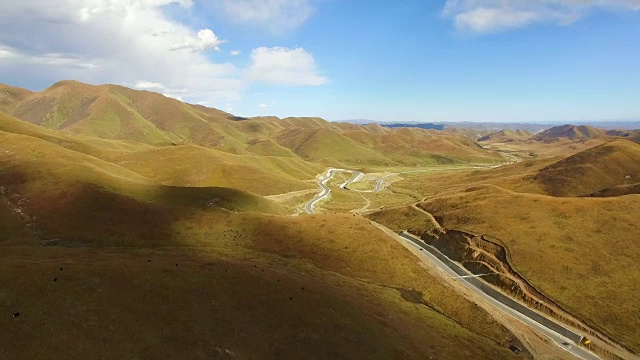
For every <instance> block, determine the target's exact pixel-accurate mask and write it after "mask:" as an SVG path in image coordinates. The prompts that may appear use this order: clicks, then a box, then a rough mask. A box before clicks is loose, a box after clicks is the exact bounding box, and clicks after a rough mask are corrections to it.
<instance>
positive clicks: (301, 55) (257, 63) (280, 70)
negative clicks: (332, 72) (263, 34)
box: [248, 47, 327, 86]
mask: <svg viewBox="0 0 640 360" xmlns="http://www.w3.org/2000/svg"><path fill="white" fill-rule="evenodd" d="M248 73H249V77H250V78H251V79H253V80H255V81H260V82H265V83H271V84H283V85H304V86H319V85H323V84H326V83H327V78H326V77H324V76H322V75H320V74H318V69H317V66H316V63H315V59H314V58H313V56H312V55H311V54H309V53H308V52H306V51H305V50H304V49H303V48H294V49H290V48H285V47H272V48H267V47H260V48H257V49H254V50H253V51H252V52H251V67H250V68H249V72H248Z"/></svg>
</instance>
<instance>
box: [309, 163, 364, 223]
mask: <svg viewBox="0 0 640 360" xmlns="http://www.w3.org/2000/svg"><path fill="white" fill-rule="evenodd" d="M336 172H352V173H354V175H353V176H352V177H351V179H349V180H348V181H346V182H345V183H344V184H342V185H340V188H341V189H345V188H346V187H347V186H349V184H351V183H352V182H354V181H356V179H357V178H359V177H360V176H362V175H364V174H363V173H361V172H360V171H355V170H347V169H329V170H327V175H326V176H324V177H321V178H320V179H319V181H318V186H319V187H320V193H319V194H318V196H316V197H315V198H313V199H311V201H309V202H308V203H307V204H306V205H305V206H304V210H305V211H306V212H307V214H315V213H316V212H315V211H314V210H313V206H314V205H315V204H316V203H317V202H318V201H320V200H322V199H324V198H326V197H327V196H329V194H331V189H329V186H327V183H328V182H329V180H331V178H332V177H333V174H334V173H336Z"/></svg>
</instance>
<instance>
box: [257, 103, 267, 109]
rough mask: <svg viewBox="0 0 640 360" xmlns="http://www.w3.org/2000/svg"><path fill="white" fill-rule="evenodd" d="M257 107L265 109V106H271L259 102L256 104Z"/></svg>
mask: <svg viewBox="0 0 640 360" xmlns="http://www.w3.org/2000/svg"><path fill="white" fill-rule="evenodd" d="M256 107H258V108H260V109H264V108H267V107H269V105H267V104H258V105H256Z"/></svg>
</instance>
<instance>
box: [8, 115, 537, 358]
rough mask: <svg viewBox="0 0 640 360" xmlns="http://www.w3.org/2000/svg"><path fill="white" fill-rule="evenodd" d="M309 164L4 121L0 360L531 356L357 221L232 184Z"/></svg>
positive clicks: (302, 175)
mask: <svg viewBox="0 0 640 360" xmlns="http://www.w3.org/2000/svg"><path fill="white" fill-rule="evenodd" d="M319 123H320V124H324V122H319ZM322 130H324V129H322ZM354 143H355V142H354ZM350 144H351V143H350ZM318 169H324V168H323V167H322V166H321V165H318V164H314V163H310V162H306V161H304V160H302V159H300V158H297V157H274V156H258V155H247V154H244V155H236V154H232V153H229V152H224V151H221V150H216V149H212V148H208V147H203V146H198V145H195V144H176V145H175V146H174V145H167V146H157V145H153V144H149V143H140V142H136V141H133V140H131V139H128V140H118V139H102V138H97V137H92V136H89V135H77V134H74V132H73V131H67V130H53V129H49V128H45V127H42V126H37V125H34V124H30V123H28V122H25V121H22V120H18V119H16V118H14V117H12V116H10V115H5V114H0V190H1V191H0V215H1V216H0V230H1V231H2V233H1V234H0V249H1V250H2V251H0V254H1V255H0V257H1V260H0V283H2V286H1V287H0V314H4V315H3V316H0V328H1V329H3V330H6V332H4V331H3V334H4V336H3V337H2V338H1V339H0V357H2V358H12V359H22V358H24V359H29V358H40V357H47V356H48V355H50V354H51V352H52V351H57V352H63V351H64V354H65V357H66V358H69V359H85V358H96V357H100V356H104V354H107V353H108V354H110V356H114V357H125V358H126V357H131V356H134V357H140V358H145V357H146V358H148V357H153V358H156V357H167V356H168V357H176V358H181V357H189V358H195V359H199V358H202V359H204V358H220V357H223V358H224V357H232V358H233V357H235V358H257V357H269V358H299V357H301V356H305V357H309V358H318V359H322V358H329V357H345V358H380V359H388V358H429V357H436V356H437V357H439V358H443V359H458V358H460V357H464V356H469V354H470V356H473V357H476V358H501V359H502V358H505V359H508V358H514V359H516V358H522V357H523V356H526V352H525V353H524V354H523V355H521V356H516V355H515V354H513V353H512V352H511V351H509V350H508V346H509V345H510V344H512V343H518V342H517V339H515V338H514V337H513V335H512V334H511V333H510V332H509V331H508V330H506V329H505V328H504V327H502V326H501V325H499V324H498V323H496V322H495V321H494V320H493V319H491V318H490V317H488V316H487V314H486V313H485V312H484V311H482V310H480V309H479V308H478V307H477V306H476V305H474V304H473V303H471V302H470V301H467V300H465V299H464V298H461V297H459V296H458V295H457V294H456V293H454V292H453V290H451V289H449V288H447V287H446V286H444V285H442V284H441V283H440V281H439V280H438V279H437V278H436V277H435V276H433V275H430V274H428V273H425V272H424V269H423V268H422V267H421V266H420V265H419V264H418V263H417V262H416V260H415V258H414V257H413V256H412V255H411V254H410V253H409V252H407V251H406V249H405V248H404V247H402V246H401V245H400V244H398V243H396V242H395V241H393V240H391V239H390V238H389V237H388V236H387V235H386V234H385V233H383V232H382V231H380V230H379V229H377V228H375V227H374V226H372V225H371V224H370V223H369V222H368V221H367V220H365V219H362V218H360V217H354V216H351V215H334V216H301V217H291V216H282V215H284V214H287V213H288V209H285V208H283V207H282V206H280V205H278V204H276V203H274V202H272V201H269V200H267V199H266V198H264V197H262V196H259V195H257V194H256V193H252V192H248V191H244V190H241V189H239V188H243V187H252V186H255V190H256V192H261V193H270V192H277V191H288V190H290V189H295V188H296V186H303V185H304V186H308V187H313V186H314V185H313V183H306V182H304V181H303V179H308V178H309V177H311V178H312V177H313V176H315V174H317V173H316V172H317V171H318ZM220 174H221V175H220ZM256 175H259V176H256ZM234 176H235V178H234ZM252 181H256V182H259V183H258V184H255V185H254V184H252ZM223 182H230V183H231V182H232V183H233V184H232V185H233V187H222V186H212V185H207V184H210V183H223ZM278 184H284V185H282V186H284V187H283V188H281V189H280V188H277V186H281V185H278ZM274 189H275V190H274ZM372 243H374V244H376V246H371V244H372ZM390 269H393V270H392V271H390ZM220 324H224V326H220ZM114 343H117V344H118V346H114V345H113V344H114ZM32 344H40V345H39V346H32ZM65 349H67V350H65Z"/></svg>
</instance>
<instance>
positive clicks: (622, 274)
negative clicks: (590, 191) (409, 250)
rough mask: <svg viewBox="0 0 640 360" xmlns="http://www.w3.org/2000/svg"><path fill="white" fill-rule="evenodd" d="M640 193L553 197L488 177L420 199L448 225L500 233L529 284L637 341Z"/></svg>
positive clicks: (589, 320) (636, 343)
mask: <svg viewBox="0 0 640 360" xmlns="http://www.w3.org/2000/svg"><path fill="white" fill-rule="evenodd" d="M639 197H640V195H628V196H622V197H615V198H577V199H576V198H553V197H549V196H544V195H533V194H519V193H513V192H510V191H508V190H504V189H501V188H497V187H493V186H489V185H487V186H481V187H479V188H477V189H473V190H470V191H469V192H466V193H461V194H458V195H449V196H445V197H442V198H438V199H433V200H429V201H427V202H425V203H422V204H420V207H422V208H423V209H425V210H426V211H428V212H430V213H432V214H433V215H434V216H436V218H438V219H441V220H442V222H443V225H444V226H445V227H447V228H458V229H466V230H470V231H474V232H478V233H483V234H488V235H491V236H494V237H497V238H499V239H500V240H502V241H503V242H504V243H505V245H506V246H507V247H508V248H509V250H510V251H511V254H512V257H513V262H514V265H515V266H516V267H517V269H518V270H519V271H520V273H521V274H522V275H523V276H524V277H525V278H526V279H527V280H529V281H530V282H531V283H532V284H534V285H536V286H537V287H538V288H539V289H540V290H542V291H543V292H544V293H546V294H547V295H548V296H550V297H551V298H552V299H554V300H555V301H557V302H558V303H559V304H561V305H562V306H563V307H564V308H565V309H566V310H568V311H569V312H571V313H572V314H574V315H577V316H578V317H580V318H581V319H583V320H585V321H586V322H587V323H590V324H595V325H596V326H597V327H599V328H602V329H605V330H606V331H607V332H608V333H609V334H612V335H614V336H615V337H616V338H618V339H623V340H624V341H625V342H627V343H628V344H629V345H631V346H632V347H634V348H640V342H639V341H638V339H640V333H639V332H638V331H639V329H640V322H639V321H640V305H639V303H638V301H637V299H638V297H640V287H638V274H639V273H640V266H639V262H638V259H639V258H640V251H639V250H638V249H639V247H638V243H637V241H638V239H640V229H639V227H638V224H637V220H638V214H640V198H639Z"/></svg>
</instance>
